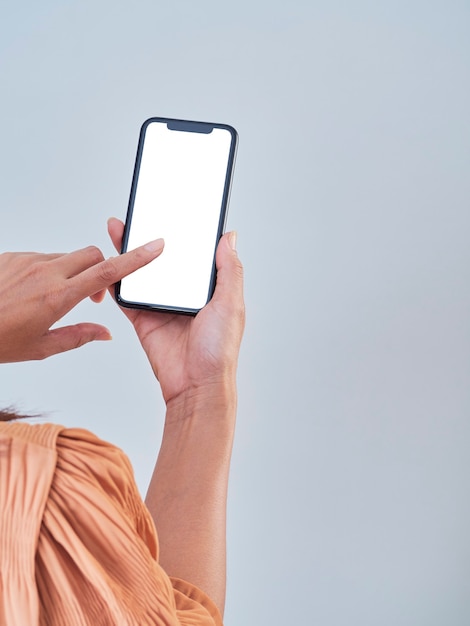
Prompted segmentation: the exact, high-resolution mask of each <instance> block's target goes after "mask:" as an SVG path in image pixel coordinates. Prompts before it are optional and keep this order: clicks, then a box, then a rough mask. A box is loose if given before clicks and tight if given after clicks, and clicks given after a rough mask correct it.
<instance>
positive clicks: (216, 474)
mask: <svg viewBox="0 0 470 626" xmlns="http://www.w3.org/2000/svg"><path fill="white" fill-rule="evenodd" d="M235 414H236V389H235V382H234V380H230V381H228V382H227V381H226V382H224V383H217V384H214V385H212V386H211V387H208V388H205V389H204V390H203V391H198V392H194V393H192V394H185V395H184V396H183V397H181V398H178V399H176V400H174V401H172V402H171V403H169V405H168V407H167V416H166V422H165V429H164V434H163V439H162V445H161V449H160V453H159V456H158V460H157V463H156V466H155V470H154V473H153V476H152V479H151V482H150V486H149V490H148V493H147V498H146V504H147V506H148V508H149V510H150V513H151V514H152V516H153V518H154V520H155V524H156V526H157V531H158V535H159V542H160V563H161V565H162V567H163V568H164V569H165V571H166V572H167V573H168V574H169V575H170V576H176V577H179V578H182V579H184V580H187V581H188V582H191V583H193V584H195V585H197V586H198V587H199V588H201V589H202V590H203V591H205V592H206V593H207V594H208V595H209V597H211V599H212V600H213V601H214V602H215V603H216V604H217V606H218V607H219V609H220V611H221V613H223V608H224V602H225V584H226V549H225V541H226V504H227V485H228V473H229V465H230V456H231V451H232V443H233V432H234V424H235Z"/></svg>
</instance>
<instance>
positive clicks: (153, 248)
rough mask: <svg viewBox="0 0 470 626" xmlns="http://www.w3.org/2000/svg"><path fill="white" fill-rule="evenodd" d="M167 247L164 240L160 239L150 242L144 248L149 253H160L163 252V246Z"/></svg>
mask: <svg viewBox="0 0 470 626" xmlns="http://www.w3.org/2000/svg"><path fill="white" fill-rule="evenodd" d="M164 245H165V242H164V240H163V239H162V238H161V237H160V238H159V239H155V240H154V241H150V242H149V243H147V244H145V246H144V248H145V249H146V250H148V251H149V252H158V251H159V250H163V246H164Z"/></svg>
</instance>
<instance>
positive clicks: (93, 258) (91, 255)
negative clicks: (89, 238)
mask: <svg viewBox="0 0 470 626" xmlns="http://www.w3.org/2000/svg"><path fill="white" fill-rule="evenodd" d="M85 252H86V254H87V256H88V259H89V261H90V263H91V264H93V265H96V264H97V263H101V261H104V256H103V253H102V252H101V250H100V249H99V248H98V247H97V246H87V247H86V248H85Z"/></svg>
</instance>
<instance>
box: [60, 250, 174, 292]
mask: <svg viewBox="0 0 470 626" xmlns="http://www.w3.org/2000/svg"><path fill="white" fill-rule="evenodd" d="M164 245H165V243H164V241H163V239H155V240H154V241H151V242H149V243H147V244H145V245H144V246H140V247H138V248H135V250H131V251H129V252H126V253H125V254H121V255H119V256H116V257H111V258H109V259H106V260H105V261H101V262H100V263H97V264H96V265H93V266H92V267H89V268H88V269H86V270H84V271H83V272H81V273H80V274H78V275H76V276H74V277H73V278H71V279H70V281H71V282H72V283H74V284H75V287H76V289H77V291H78V294H77V295H78V296H79V298H80V299H83V298H86V297H87V296H91V295H93V294H95V293H97V292H98V291H100V290H102V289H107V288H108V287H110V286H111V285H113V284H114V283H117V282H118V281H119V280H121V279H122V278H124V276H127V275H128V274H132V272H135V271H136V270H138V269H139V268H141V267H144V265H147V264H148V263H150V262H151V261H153V260H154V259H156V258H157V257H158V256H160V254H161V253H162V251H163V247H164Z"/></svg>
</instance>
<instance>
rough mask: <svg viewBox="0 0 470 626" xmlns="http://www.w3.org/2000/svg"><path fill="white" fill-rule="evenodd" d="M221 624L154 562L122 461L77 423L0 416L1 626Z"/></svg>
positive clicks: (191, 590) (206, 601)
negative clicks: (66, 425) (34, 421)
mask: <svg viewBox="0 0 470 626" xmlns="http://www.w3.org/2000/svg"><path fill="white" fill-rule="evenodd" d="M36 625H38V626H59V625H60V626H111V625H113V626H114V625H118V626H121V625H122V626H146V625H149V626H150V625H158V626H222V620H221V617H220V614H219V612H218V610H217V607H216V606H215V605H214V603H213V602H212V601H211V600H210V598H208V597H207V595H206V594H205V593H203V592H202V591H201V590H200V589H198V588H197V587H195V586H194V585H191V584H190V583H188V582H185V581H183V580H180V579H176V578H169V577H168V576H167V575H166V574H165V572H164V571H163V569H162V568H161V567H160V565H159V564H158V541H157V534H156V531H155V527H154V524H153V520H152V518H151V516H150V514H149V512H148V511H147V509H146V507H145V505H144V503H143V502H142V499H141V497H140V495H139V492H138V490H137V486H136V484H135V481H134V476H133V471H132V468H131V465H130V462H129V460H128V459H127V457H126V456H125V454H124V453H123V452H122V451H121V450H119V449H118V448H116V447H114V446H112V445H111V444H108V443H106V442H104V441H102V440H100V439H99V438H97V437H96V436H95V435H93V434H92V433H90V432H88V431H85V430H83V429H66V428H64V427H62V426H58V425H55V424H34V425H32V424H27V423H23V422H7V423H0V626H36Z"/></svg>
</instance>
